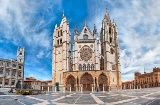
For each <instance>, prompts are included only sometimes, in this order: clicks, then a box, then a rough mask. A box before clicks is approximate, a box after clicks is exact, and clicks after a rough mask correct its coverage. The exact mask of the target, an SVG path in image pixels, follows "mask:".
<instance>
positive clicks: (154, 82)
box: [134, 68, 160, 88]
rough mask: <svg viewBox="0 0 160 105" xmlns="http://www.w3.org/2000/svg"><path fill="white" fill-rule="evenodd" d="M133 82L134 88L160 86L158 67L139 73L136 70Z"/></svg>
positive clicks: (159, 70)
mask: <svg viewBox="0 0 160 105" xmlns="http://www.w3.org/2000/svg"><path fill="white" fill-rule="evenodd" d="M134 76H135V80H134V84H135V87H136V88H150V87H158V86H160V68H153V72H150V73H146V72H144V74H141V73H139V72H136V73H135V74H134Z"/></svg>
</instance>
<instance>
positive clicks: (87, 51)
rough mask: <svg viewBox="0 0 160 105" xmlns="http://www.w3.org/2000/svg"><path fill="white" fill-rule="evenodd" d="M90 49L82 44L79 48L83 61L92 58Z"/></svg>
mask: <svg viewBox="0 0 160 105" xmlns="http://www.w3.org/2000/svg"><path fill="white" fill-rule="evenodd" d="M92 52H93V51H92V49H91V48H90V47H89V46H86V45H85V46H83V47H82V48H81V50H80V57H81V59H82V60H84V61H88V60H90V59H91V58H92Z"/></svg>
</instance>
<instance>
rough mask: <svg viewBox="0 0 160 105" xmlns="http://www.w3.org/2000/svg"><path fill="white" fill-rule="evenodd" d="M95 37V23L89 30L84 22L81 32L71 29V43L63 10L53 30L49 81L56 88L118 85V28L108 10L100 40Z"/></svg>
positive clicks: (96, 33)
mask: <svg viewBox="0 0 160 105" xmlns="http://www.w3.org/2000/svg"><path fill="white" fill-rule="evenodd" d="M97 37H98V32H97V29H96V26H95V25H94V29H93V32H91V31H90V29H89V27H88V26H87V25H86V23H85V24H84V26H83V28H82V30H81V32H80V33H78V31H77V29H75V30H74V41H73V42H72V43H71V34H70V30H69V23H68V22H67V19H66V17H65V16H64V14H63V16H62V21H61V24H60V26H59V27H58V26H57V25H56V26H55V29H54V33H53V53H52V85H53V86H54V87H55V89H56V90H60V91H62V90H63V91H64V90H66V91H95V90H99V91H108V90H114V89H121V87H122V86H121V69H120V54H119V45H118V30H117V26H116V23H115V22H111V20H110V16H109V13H108V11H106V14H105V16H104V19H103V20H102V28H101V30H100V40H97ZM71 46H72V47H73V48H72V50H71Z"/></svg>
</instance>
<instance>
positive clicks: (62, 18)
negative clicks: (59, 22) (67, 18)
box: [62, 10, 64, 19]
mask: <svg viewBox="0 0 160 105" xmlns="http://www.w3.org/2000/svg"><path fill="white" fill-rule="evenodd" d="M63 18H64V10H63V14H62V19H63Z"/></svg>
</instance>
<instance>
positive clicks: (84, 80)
mask: <svg viewBox="0 0 160 105" xmlns="http://www.w3.org/2000/svg"><path fill="white" fill-rule="evenodd" d="M80 84H82V88H83V91H92V85H93V77H92V75H91V74H89V73H88V72H86V73H85V74H84V75H82V77H81V80H80Z"/></svg>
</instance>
